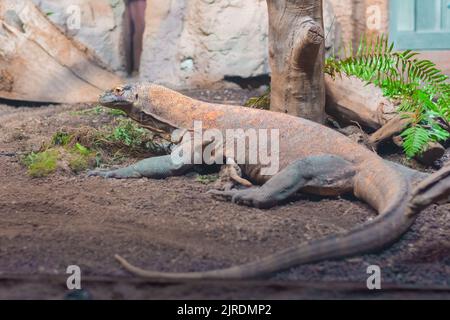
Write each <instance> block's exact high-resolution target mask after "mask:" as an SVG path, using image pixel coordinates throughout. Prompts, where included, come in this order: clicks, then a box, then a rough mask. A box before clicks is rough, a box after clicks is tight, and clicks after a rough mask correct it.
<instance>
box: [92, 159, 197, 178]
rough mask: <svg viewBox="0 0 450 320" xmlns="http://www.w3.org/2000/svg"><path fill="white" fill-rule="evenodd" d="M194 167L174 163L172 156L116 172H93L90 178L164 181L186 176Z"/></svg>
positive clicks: (136, 164)
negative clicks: (169, 178)
mask: <svg viewBox="0 0 450 320" xmlns="http://www.w3.org/2000/svg"><path fill="white" fill-rule="evenodd" d="M192 167H193V165H191V164H184V163H182V162H178V163H176V162H174V161H173V159H172V156H171V155H166V156H160V157H153V158H148V159H144V160H142V161H139V162H137V163H135V164H132V165H130V166H128V167H125V168H120V169H116V170H93V171H89V172H88V176H90V177H93V176H99V177H104V178H115V179H128V178H143V177H146V178H151V179H164V178H167V177H171V176H179V175H183V174H185V173H186V172H187V171H188V170H190V169H192Z"/></svg>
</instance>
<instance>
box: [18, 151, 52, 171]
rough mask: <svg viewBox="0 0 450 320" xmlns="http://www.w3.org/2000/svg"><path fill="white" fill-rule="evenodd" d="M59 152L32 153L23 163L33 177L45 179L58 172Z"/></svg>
mask: <svg viewBox="0 0 450 320" xmlns="http://www.w3.org/2000/svg"><path fill="white" fill-rule="evenodd" d="M58 158H59V152H58V151H57V150H46V151H43V152H38V153H35V152H31V153H29V154H28V155H27V156H26V157H25V158H24V159H23V162H24V164H25V165H26V166H27V168H28V174H29V175H30V176H31V177H34V178H39V177H45V176H48V175H49V174H51V173H53V172H55V171H56V169H57V167H58Z"/></svg>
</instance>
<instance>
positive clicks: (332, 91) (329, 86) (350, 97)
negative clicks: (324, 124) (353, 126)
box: [325, 75, 397, 131]
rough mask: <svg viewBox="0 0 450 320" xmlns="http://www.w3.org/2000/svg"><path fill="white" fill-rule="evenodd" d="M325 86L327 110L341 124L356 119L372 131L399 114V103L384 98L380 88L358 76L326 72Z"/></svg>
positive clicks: (355, 120) (352, 121)
mask: <svg viewBox="0 0 450 320" xmlns="http://www.w3.org/2000/svg"><path fill="white" fill-rule="evenodd" d="M325 86H326V112H327V113H328V114H329V115H331V116H333V117H335V118H336V119H337V120H338V121H339V122H341V123H344V124H345V123H346V124H350V123H354V122H357V123H358V124H359V125H360V126H362V127H363V128H365V129H369V131H370V130H372V131H373V130H378V129H380V128H381V127H382V126H383V125H384V124H386V123H387V122H388V121H389V120H392V119H393V118H394V117H395V116H396V115H397V113H396V109H397V106H396V105H395V104H394V103H392V102H391V101H390V100H388V99H387V98H385V97H383V94H382V92H381V90H380V89H379V88H377V87H375V86H374V85H366V84H365V83H364V82H363V81H361V80H359V79H357V78H355V77H346V76H342V78H341V77H339V76H338V77H336V79H333V78H332V77H331V76H329V75H325Z"/></svg>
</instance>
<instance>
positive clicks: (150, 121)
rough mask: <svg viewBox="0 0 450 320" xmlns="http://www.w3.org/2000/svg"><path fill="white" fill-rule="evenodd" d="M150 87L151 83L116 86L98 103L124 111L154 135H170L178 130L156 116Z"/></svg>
mask: <svg viewBox="0 0 450 320" xmlns="http://www.w3.org/2000/svg"><path fill="white" fill-rule="evenodd" d="M151 87H152V84H151V83H138V84H131V85H123V86H118V87H115V88H113V89H111V90H108V91H105V93H103V94H102V95H100V98H99V103H100V104H101V105H102V106H104V107H107V108H111V109H119V110H122V111H124V112H125V113H126V114H127V115H128V116H129V117H130V118H132V119H133V120H135V121H137V122H138V123H139V124H140V125H141V126H143V127H145V128H147V129H149V130H151V131H153V132H155V133H158V134H160V135H167V134H171V133H172V132H173V131H174V130H176V129H179V128H178V127H177V126H176V125H175V124H172V123H170V121H168V120H167V119H165V118H164V117H162V116H160V115H158V114H157V110H156V108H154V106H153V104H152V103H151V102H150V99H149V90H150V88H151Z"/></svg>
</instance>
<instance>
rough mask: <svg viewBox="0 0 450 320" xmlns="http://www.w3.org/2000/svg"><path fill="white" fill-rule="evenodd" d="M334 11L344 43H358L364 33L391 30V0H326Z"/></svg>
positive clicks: (370, 33) (376, 33) (374, 33)
mask: <svg viewBox="0 0 450 320" xmlns="http://www.w3.org/2000/svg"><path fill="white" fill-rule="evenodd" d="M325 2H328V4H329V5H330V6H332V8H333V11H334V15H335V16H334V17H335V18H334V21H335V22H334V23H335V24H337V28H338V29H339V30H340V32H341V33H340V34H341V41H342V43H345V44H348V43H350V42H352V43H353V45H357V43H358V41H359V39H361V36H363V35H364V34H367V35H380V34H383V33H385V34H387V33H388V31H389V0H325Z"/></svg>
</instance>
